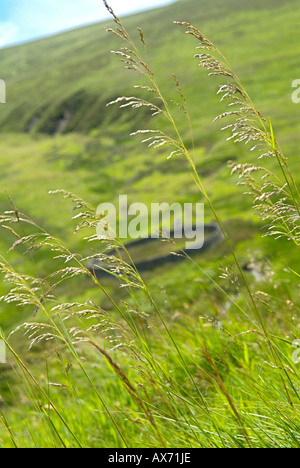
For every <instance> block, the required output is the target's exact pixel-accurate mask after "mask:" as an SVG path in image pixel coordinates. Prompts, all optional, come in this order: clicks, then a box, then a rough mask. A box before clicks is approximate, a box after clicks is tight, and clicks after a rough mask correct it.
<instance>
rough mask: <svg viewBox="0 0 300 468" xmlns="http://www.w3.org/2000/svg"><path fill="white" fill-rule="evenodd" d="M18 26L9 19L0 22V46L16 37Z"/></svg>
mask: <svg viewBox="0 0 300 468" xmlns="http://www.w3.org/2000/svg"><path fill="white" fill-rule="evenodd" d="M18 31H19V28H18V26H17V25H16V24H14V23H11V22H10V21H5V22H3V23H1V22H0V47H3V46H5V45H6V44H9V43H10V42H12V41H13V40H14V39H16V38H17V34H18Z"/></svg>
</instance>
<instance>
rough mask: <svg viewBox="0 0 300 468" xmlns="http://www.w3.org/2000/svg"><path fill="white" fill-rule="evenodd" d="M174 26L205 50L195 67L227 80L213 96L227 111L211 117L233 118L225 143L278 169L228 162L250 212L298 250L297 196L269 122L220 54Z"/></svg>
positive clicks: (201, 37)
mask: <svg viewBox="0 0 300 468" xmlns="http://www.w3.org/2000/svg"><path fill="white" fill-rule="evenodd" d="M176 24H178V25H180V26H184V27H186V28H187V33H188V34H190V35H192V36H193V37H194V38H195V39H196V40H197V41H198V42H200V45H199V46H198V48H200V49H207V50H208V51H209V52H208V53H205V54H196V55H195V57H196V58H197V59H199V65H200V66H201V67H203V68H204V69H206V70H207V71H208V74H209V76H216V75H219V76H224V77H226V78H230V79H231V81H229V82H227V83H225V84H222V85H220V86H219V90H218V93H217V94H218V95H221V101H225V100H226V101H228V106H229V107H230V110H229V111H227V112H224V113H223V114H221V115H218V116H217V117H216V118H215V121H217V120H220V119H225V118H228V117H231V118H233V119H234V122H233V123H230V124H228V125H226V126H225V127H223V128H222V130H223V131H224V130H226V131H227V130H230V131H231V133H232V135H231V136H230V137H228V140H231V139H232V140H234V142H235V143H241V142H244V143H246V144H252V145H253V146H252V148H251V151H254V150H256V149H257V150H258V151H259V159H263V158H270V157H271V158H274V159H275V160H276V161H277V164H278V166H279V169H280V172H279V174H275V173H274V171H271V170H268V169H267V168H266V167H261V166H256V165H241V164H238V163H231V168H232V173H233V174H234V173H238V174H239V177H240V179H241V182H240V183H241V184H243V185H245V186H247V187H248V188H250V192H248V193H249V194H250V195H251V196H252V197H253V200H254V209H255V210H256V211H257V213H258V214H259V215H260V216H261V218H262V219H263V220H264V221H267V222H268V225H267V235H273V236H276V237H283V236H284V237H286V238H287V239H288V240H292V241H293V242H294V243H295V245H296V246H297V247H299V246H300V237H299V234H300V223H299V221H300V195H299V191H298V187H297V185H296V183H295V180H294V178H293V175H292V173H291V171H290V170H289V167H288V161H287V158H286V157H285V156H284V154H283V152H282V150H281V148H280V145H279V144H278V142H277V141H276V139H275V136H274V131H273V127H272V123H271V121H269V123H267V122H266V120H265V119H264V118H263V116H262V114H261V113H260V112H259V111H258V110H257V109H256V108H255V106H254V104H253V102H252V100H251V98H250V97H249V95H248V94H247V92H246V90H245V88H244V87H243V85H242V83H241V81H240V79H239V78H238V76H237V75H236V73H235V72H234V70H233V69H232V67H231V66H230V64H229V62H228V60H227V59H226V57H225V56H224V55H223V54H222V52H221V51H220V50H219V49H218V48H217V47H216V46H215V45H213V44H211V43H210V41H209V40H208V39H207V38H206V37H205V36H204V35H203V34H202V33H201V32H200V31H198V30H197V28H195V27H193V26H192V25H190V24H189V23H185V22H176ZM236 108H238V109H236ZM231 109H232V110H231ZM255 175H256V176H257V177H255Z"/></svg>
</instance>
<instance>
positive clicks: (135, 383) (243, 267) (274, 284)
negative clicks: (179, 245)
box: [0, 0, 300, 448]
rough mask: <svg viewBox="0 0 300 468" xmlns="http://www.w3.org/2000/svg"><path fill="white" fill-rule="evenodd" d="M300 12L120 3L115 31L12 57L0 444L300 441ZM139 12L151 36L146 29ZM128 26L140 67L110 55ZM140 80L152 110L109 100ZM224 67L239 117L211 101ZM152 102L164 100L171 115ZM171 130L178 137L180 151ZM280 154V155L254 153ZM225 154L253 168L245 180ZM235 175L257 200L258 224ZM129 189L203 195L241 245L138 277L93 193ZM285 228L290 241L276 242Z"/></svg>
mask: <svg viewBox="0 0 300 468" xmlns="http://www.w3.org/2000/svg"><path fill="white" fill-rule="evenodd" d="M299 15H300V9H299V7H298V6H297V3H296V2H289V4H288V5H282V4H281V2H277V1H274V0H273V1H272V2H271V1H270V2H264V3H262V2H256V1H255V2H254V1H253V2H251V4H250V2H237V1H236V0H230V1H227V2H224V1H221V0H215V1H214V2H211V1H210V2H208V1H205V0H203V1H201V2H199V1H198V0H197V1H194V0H185V1H183V0H182V1H180V2H178V3H176V4H174V5H172V6H170V7H166V8H164V9H162V10H154V11H152V12H149V13H147V15H144V14H141V15H136V16H133V17H130V18H127V19H126V20H125V22H124V24H125V26H126V29H125V26H124V25H123V24H122V23H121V22H120V21H119V19H118V18H116V17H115V23H116V27H117V28H118V29H117V31H116V32H117V35H118V36H119V37H117V38H116V37H115V36H109V35H107V36H106V35H105V36H104V32H103V33H102V31H101V29H100V30H99V25H96V26H92V27H89V28H84V29H82V30H79V31H73V32H71V33H67V34H64V35H61V36H58V37H55V38H51V39H47V40H43V41H40V42H38V43H33V44H29V45H26V46H22V47H17V48H13V49H8V50H3V51H1V52H0V59H1V63H3V67H4V68H3V70H4V74H5V76H3V77H4V78H5V79H6V80H7V83H8V88H10V89H11V104H10V105H7V107H5V109H4V111H3V114H2V115H1V117H0V128H1V129H2V135H1V143H0V145H1V149H2V153H1V161H0V164H1V169H2V178H3V183H2V189H3V193H2V194H1V198H0V204H1V208H3V211H5V213H4V214H3V215H2V216H1V217H0V224H1V227H2V228H3V229H2V230H1V232H2V233H3V235H1V242H0V249H1V250H0V252H1V257H0V270H1V272H2V277H3V278H4V280H5V281H4V282H3V284H1V285H0V288H1V296H3V297H2V301H1V312H0V317H1V326H2V328H3V329H4V332H3V333H2V332H1V339H2V340H4V341H5V342H6V345H7V349H8V355H9V361H8V364H7V365H6V366H4V367H1V369H0V372H1V386H0V389H1V399H0V422H2V423H3V431H2V432H1V435H0V443H1V446H3V447H123V446H128V447H157V446H160V447H162V446H163V447H206V448H208V447H214V448H221V447H227V448H228V447H235V448H237V447H238V448H248V447H251V448H254V447H264V448H279V447H280V448H284V447H287V448H290V447H295V448H298V447H299V409H300V406H299V393H298V387H299V374H298V367H297V364H296V363H295V362H294V361H293V359H292V353H293V351H295V348H293V346H292V343H293V341H294V340H295V339H297V338H298V336H297V334H298V331H299V326H298V324H297V315H298V313H299V297H298V296H299V294H298V278H299V274H298V268H299V262H298V256H297V254H298V247H299V226H298V219H299V216H298V211H299V194H298V189H297V181H298V177H299V171H298V165H297V160H296V157H295V155H296V154H297V153H296V151H294V150H296V145H297V138H296V137H295V136H294V137H291V134H293V135H297V128H298V125H299V123H298V121H297V119H296V110H295V106H294V105H293V104H292V103H291V99H289V96H288V94H289V92H290V82H291V81H292V78H293V77H291V76H290V64H291V63H292V62H293V60H294V59H295V60H296V57H297V53H298V47H299V46H298V44H297V42H296V41H295V37H294V36H295V33H294V32H293V31H294V29H293V28H292V27H291V24H297V19H298V16H299ZM187 16H190V17H191V21H192V22H193V24H194V25H195V26H196V25H197V24H200V25H202V26H201V30H202V29H203V31H205V34H206V35H207V36H208V37H210V38H212V39H215V40H216V43H217V45H218V48H217V47H216V46H215V45H213V44H212V43H211V42H210V40H209V39H207V37H206V36H204V35H203V34H202V33H200V31H198V29H196V28H194V27H192V26H191V25H189V24H188V23H184V24H182V25H183V26H184V27H185V28H186V29H187V31H188V32H189V34H190V35H192V36H194V37H193V38H188V37H184V36H183V32H184V31H183V30H182V29H180V28H179V27H178V26H174V25H173V24H172V22H171V21H170V18H174V19H177V20H178V19H184V20H189V18H188V17H187ZM270 18H272V21H270ZM135 25H138V26H142V27H143V31H142V30H141V29H140V30H139V32H138V33H137V41H135V40H134V42H131V39H129V41H128V36H127V31H129V32H130V35H131V32H132V31H134V26H135ZM150 25H151V26H150ZM279 25H280V30H281V34H280V35H279V34H278V30H279ZM109 26H111V24H110V25H109ZM105 34H107V33H105ZM249 37H251V41H249ZM104 38H105V39H104ZM122 38H123V39H125V40H126V44H125V46H126V47H127V49H126V50H125V51H124V49H123V50H121V51H120V52H119V53H117V56H121V59H123V60H125V62H127V65H129V66H130V67H131V68H132V67H133V68H138V70H139V71H141V72H142V76H141V77H139V76H137V77H136V76H135V75H131V74H130V72H128V70H127V71H122V70H121V71H120V68H119V65H118V64H117V63H116V61H115V60H111V59H110V58H109V56H108V53H107V52H108V50H106V48H107V49H113V50H115V51H117V50H119V47H120V39H122ZM145 38H146V45H147V46H146V48H144V46H145ZM192 39H193V40H195V39H197V41H198V42H197V43H194V44H193V40H192ZM136 43H139V44H140V48H136V45H135V44H136ZM99 44H100V45H99ZM101 44H102V46H103V44H105V47H104V46H103V47H102V48H101ZM270 44H272V50H271V46H270ZM291 44H292V46H291ZM123 45H124V43H123ZM197 45H198V46H200V47H205V52H204V53H205V54H206V55H205V56H201V57H198V62H199V59H200V63H201V64H202V67H204V68H205V69H208V71H209V72H211V73H213V74H218V75H220V76H218V77H216V76H215V77H213V78H210V79H208V78H207V77H205V76H204V75H205V74H204V73H203V71H202V70H198V69H197V62H196V61H194V62H193V61H192V60H193V59H192V56H193V55H194V54H195V50H194V49H195V46H197ZM121 46H122V42H121ZM273 47H274V50H273ZM220 50H221V51H222V52H220ZM122 54H123V55H122ZM124 54H125V55H124ZM140 54H142V55H140ZM144 54H146V57H145V55H144ZM223 54H224V55H223ZM142 57H143V58H142ZM226 57H228V59H229V61H230V62H232V63H233V65H237V66H236V67H234V68H237V69H238V72H239V73H238V76H239V77H238V76H237V75H236V74H235V72H234V71H233V70H232V69H231V67H230V65H229V64H228V62H227V58H226ZM271 59H272V60H271ZM194 60H195V59H194ZM62 62H63V63H64V66H63V67H61V63H62ZM12 65H14V67H12ZM156 70H158V71H159V73H158V74H157V73H156ZM275 71H276V73H275ZM171 73H175V76H176V78H175V80H174V79H173V78H172V77H171ZM139 78H140V79H142V80H145V81H142V85H143V88H136V89H135V91H136V92H137V93H140V94H138V97H137V99H133V98H130V100H126V98H121V100H120V99H118V101H117V102H118V103H120V105H121V104H122V103H123V104H127V103H131V104H133V106H134V107H135V105H136V104H137V107H139V108H138V109H135V110H134V111H128V110H127V111H125V112H124V110H123V112H121V111H119V110H118V108H117V106H115V107H114V106H112V107H109V108H108V110H106V107H105V103H106V102H107V101H115V100H116V99H117V96H119V95H121V96H122V95H124V96H126V95H129V96H132V90H131V86H132V85H133V84H136V83H140V81H139ZM240 78H241V79H242V82H243V84H244V85H245V88H244V87H243V86H242V84H241V82H240ZM224 79H225V82H226V81H227V80H229V81H230V83H231V84H230V85H228V84H227V85H226V88H221V90H222V91H223V92H224V93H225V94H227V95H228V97H229V98H231V99H233V101H230V102H233V103H236V104H238V105H239V107H238V109H239V113H238V114H234V113H232V112H231V115H226V116H225V115H224V114H223V113H224V111H226V110H227V109H226V108H225V109H224V102H223V103H221V104H220V103H218V99H216V97H215V96H214V94H215V91H217V90H218V89H219V88H218V86H220V85H223V84H224ZM147 80H148V82H147ZM149 81H150V84H151V89H152V90H154V92H151V93H150V94H151V96H150V99H151V100H153V97H154V98H155V97H156V99H154V102H153V104H150V105H149V104H148V101H147V102H146V99H149V96H148V94H147V90H146V89H145V85H146V83H147V84H148V85H149ZM107 83H109V87H108V88H107ZM284 83H286V85H284ZM228 86H229V87H228ZM246 89H247V91H246ZM283 90H284V91H283ZM285 92H286V96H285V97H283V93H285ZM236 94H238V95H239V100H238V102H237V100H235V96H236ZM249 96H254V97H255V106H254V105H253V103H252V101H251V99H250V97H249ZM179 99H181V101H180V105H179V106H178V105H177V106H176V105H175V104H174V102H173V101H174V100H179ZM156 106H157V107H156ZM256 108H259V109H260V110H262V111H263V112H264V113H265V114H266V115H267V116H269V115H270V116H271V120H269V119H266V120H263V118H262V116H261V114H260V113H259V112H258V111H257V110H256ZM1 109H2V108H1ZM149 109H152V112H153V110H154V112H155V113H156V111H158V110H160V111H161V112H160V115H159V116H158V117H156V121H152V119H150V115H151V112H149ZM234 109H235V108H234ZM217 115H220V118H221V119H223V118H225V117H229V118H231V121H230V122H229V123H232V125H233V127H232V128H233V131H234V133H235V139H236V140H244V136H245V135H246V136H247V138H246V139H250V140H251V141H252V140H253V138H255V141H257V142H258V143H259V145H263V147H264V148H267V149H266V150H265V149H263V148H261V147H260V148H261V149H262V151H260V152H259V153H257V152H255V151H254V152H250V153H249V151H248V150H247V147H246V148H244V147H242V146H241V145H235V144H234V143H233V142H232V141H231V142H228V143H227V144H226V143H224V142H223V141H222V136H220V133H219V129H220V127H221V126H224V125H225V124H224V125H219V121H217V122H216V123H215V124H214V125H215V126H214V127H213V126H212V125H210V124H209V122H210V121H212V119H213V118H215V117H216V116H217ZM249 115H250V116H251V118H250V120H248V121H247V122H245V121H244V119H245V117H246V116H247V117H249ZM16 116H18V119H17V118H16ZM271 121H272V123H273V124H272V123H271ZM189 122H192V127H193V133H194V136H193V138H192V137H191V131H190V128H189ZM153 125H154V126H155V125H156V127H155V128H156V129H157V128H158V129H159V131H160V133H158V134H156V135H158V137H155V138H156V140H155V143H154V145H153V146H154V148H152V149H150V150H149V149H147V148H145V147H143V146H139V145H138V144H137V142H136V138H135V139H134V138H129V137H128V134H129V133H134V132H135V134H136V136H138V135H140V133H136V132H137V131H138V130H139V129H141V130H142V132H147V131H148V130H147V129H148V128H149V127H150V126H151V128H153ZM241 125H242V127H241ZM273 125H274V126H275V129H276V131H275V130H273ZM232 128H231V129H232ZM229 130H230V128H228V132H229ZM26 131H27V134H26V133H24V132H26ZM12 132H14V133H12ZM275 134H276V137H275ZM149 135H150V137H151V133H150V134H149ZM149 135H148V136H149ZM276 138H278V139H280V138H281V139H282V140H283V143H284V146H283V148H284V150H282V149H281V147H279V145H278V143H277V140H276ZM151 141H152V140H150V141H148V143H149V142H151ZM162 142H165V145H166V146H172V147H174V148H175V151H176V154H173V156H172V157H171V158H170V159H167V158H168V156H169V154H170V151H169V150H170V148H167V149H165V146H161V143H162ZM226 145H227V146H226ZM155 147H156V148H155ZM260 148H259V149H260ZM171 150H172V149H171ZM265 151H267V152H268V153H269V156H270V158H268V159H262V160H261V161H260V167H258V166H257V157H258V156H259V155H261V153H262V152H263V153H265ZM287 153H288V154H290V155H291V157H290V160H289V164H288V163H287V160H286V158H285V154H287ZM229 160H231V161H232V162H231V168H232V169H233V172H234V173H235V174H238V175H239V178H238V177H237V176H236V175H235V176H234V177H231V176H230V168H229V167H228V165H227V161H229ZM191 173H192V178H191ZM260 175H261V176H263V177H260ZM266 175H267V177H268V179H267V180H269V181H270V182H269V183H267V184H266V182H265V180H266ZM193 179H194V180H193ZM194 182H196V183H194ZM236 182H242V183H243V184H245V185H246V186H247V188H246V190H247V191H251V194H252V196H253V195H254V198H255V209H256V213H258V214H260V216H261V220H258V219H257V218H256V217H254V216H253V215H254V213H255V212H254V211H253V206H252V201H251V198H247V197H246V196H245V197H242V191H244V188H241V187H239V188H238V187H236ZM62 187H63V188H64V189H65V190H64V191H62V190H59V189H61V188H62ZM49 190H52V191H56V194H55V197H54V194H53V195H52V196H50V195H49V194H48V191H49ZM5 191H8V192H9V194H10V196H7V194H6V193H5ZM58 192H59V193H58ZM73 193H78V194H80V196H81V197H82V198H83V199H87V200H89V203H85V202H84V201H83V200H82V199H81V198H78V197H77V196H75V195H73ZM119 193H128V195H129V198H130V200H129V202H131V201H136V200H137V199H138V200H139V201H141V202H144V203H146V204H150V203H151V202H153V201H155V202H162V201H168V202H169V203H171V202H173V201H181V202H184V201H189V202H191V201H197V200H204V201H205V202H206V205H207V212H206V217H207V220H209V221H211V220H213V219H215V220H216V221H217V222H218V224H219V225H220V227H221V229H222V231H223V233H224V237H225V239H226V242H223V243H220V244H219V245H218V246H216V247H215V249H214V250H213V251H211V252H207V253H205V254H204V255H199V257H195V258H194V257H193V259H186V260H185V261H183V262H182V263H180V264H176V265H175V266H172V268H171V267H169V266H165V267H163V268H161V269H157V270H155V271H153V272H150V273H147V274H145V275H142V276H141V275H140V274H139V272H138V271H136V270H135V268H134V267H132V266H130V265H127V264H126V262H124V261H123V259H122V258H115V259H111V258H110V257H108V256H106V254H105V251H104V247H106V245H107V244H106V243H104V247H102V244H103V243H101V242H99V239H95V236H94V234H95V226H96V224H97V221H98V219H97V216H96V214H95V209H94V208H93V205H95V206H96V205H97V204H98V203H100V202H103V201H114V200H115V199H116V197H117V196H118V194H119ZM59 194H60V195H62V196H61V197H59V196H58V195H59ZM70 201H71V202H72V205H73V206H74V209H75V213H74V214H73V215H74V219H73V222H72V223H70V222H69V220H68V219H66V218H67V215H68V208H67V207H68V206H69V205H67V203H69V202H70ZM45 207H46V209H45ZM23 213H30V218H29V217H28V216H27V215H26V214H23ZM32 219H35V220H36V221H32ZM266 220H267V221H268V222H269V223H270V224H271V228H270V227H269V229H267V227H266V226H265V224H266V222H267V221H266ZM41 226H42V227H41ZM74 230H75V231H76V236H73V235H72V234H73V231H74ZM278 230H280V232H279V234H280V237H281V238H280V239H279V240H278V239H275V238H273V237H271V236H269V237H266V238H262V233H269V234H271V235H272V234H275V235H276V236H277V235H278ZM274 231H276V232H274ZM49 233H51V234H49ZM12 239H13V240H12ZM291 239H292V240H291ZM88 241H90V242H88ZM107 243H108V245H109V246H110V244H116V245H115V247H120V244H119V243H118V241H114V240H112V239H107ZM11 244H13V248H12V249H11V250H10V252H9V253H8V254H7V253H6V251H7V249H8V246H9V245H11ZM75 252H76V253H75ZM25 253H26V255H21V254H25ZM144 254H145V252H142V254H141V256H143V255H144ZM4 257H5V258H4ZM91 258H94V259H99V260H101V261H103V262H106V263H107V265H108V267H110V268H112V271H113V276H114V278H115V279H113V280H112V279H107V278H103V279H101V278H100V279H98V278H96V277H95V276H94V275H93V273H92V272H90V271H89V270H88V269H87V263H88V261H89V260H90V259H91ZM28 347H29V350H28Z"/></svg>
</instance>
